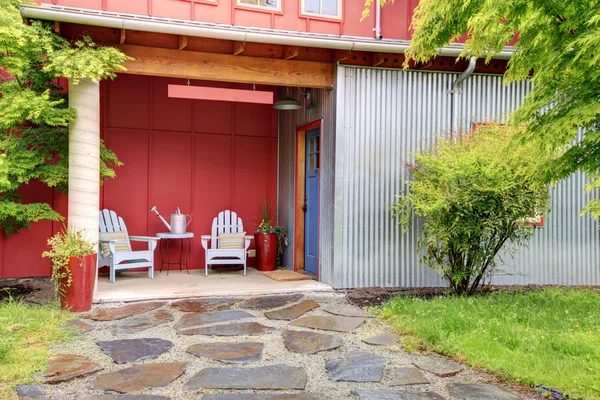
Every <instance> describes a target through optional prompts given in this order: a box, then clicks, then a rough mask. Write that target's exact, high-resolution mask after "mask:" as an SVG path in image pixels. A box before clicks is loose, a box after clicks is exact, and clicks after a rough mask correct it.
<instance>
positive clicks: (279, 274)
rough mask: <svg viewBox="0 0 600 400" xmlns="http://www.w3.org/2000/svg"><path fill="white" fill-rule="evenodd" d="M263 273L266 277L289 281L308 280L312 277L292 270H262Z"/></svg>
mask: <svg viewBox="0 0 600 400" xmlns="http://www.w3.org/2000/svg"><path fill="white" fill-rule="evenodd" d="M263 275H264V276H266V277H267V278H271V279H273V280H274V281H278V282H290V281H310V280H312V278H311V277H310V276H308V275H302V274H299V273H297V272H294V271H288V270H287V269H286V270H277V271H268V272H263Z"/></svg>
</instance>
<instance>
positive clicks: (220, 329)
mask: <svg viewBox="0 0 600 400" xmlns="http://www.w3.org/2000/svg"><path fill="white" fill-rule="evenodd" d="M273 331H275V328H271V327H270V326H265V325H262V324H259V323H258V322H236V323H232V324H223V325H213V326H204V327H200V328H196V329H188V330H185V331H180V332H179V333H181V334H182V335H206V336H256V335H262V334H263V333H270V332H273Z"/></svg>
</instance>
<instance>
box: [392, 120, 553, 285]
mask: <svg viewBox="0 0 600 400" xmlns="http://www.w3.org/2000/svg"><path fill="white" fill-rule="evenodd" d="M520 134H521V132H520V131H515V130H513V129H511V128H510V127H507V126H502V125H497V124H489V125H484V126H480V127H478V129H477V131H475V132H465V133H458V134H457V133H454V135H447V136H442V137H440V138H438V140H437V142H436V143H435V144H434V145H433V146H431V147H430V148H429V149H426V150H425V151H423V152H421V153H418V154H416V155H415V161H414V162H413V163H412V164H411V165H409V166H408V168H409V170H410V172H411V175H412V180H411V181H410V182H408V186H409V192H408V193H406V194H404V195H401V196H397V197H398V202H397V203H396V204H394V205H393V207H392V215H393V216H395V217H398V219H399V223H400V224H401V225H402V227H403V228H404V230H406V229H407V228H408V226H409V224H410V220H411V219H412V217H413V215H416V216H418V217H422V218H423V220H424V223H423V227H422V229H421V232H420V235H419V249H420V253H421V256H422V257H421V260H422V262H423V263H424V264H425V265H426V266H427V267H429V268H432V269H434V270H436V271H437V272H438V273H439V274H440V275H442V276H443V278H444V279H445V280H446V281H447V282H448V284H449V285H450V287H451V288H452V289H453V290H454V292H456V293H457V294H467V295H471V294H473V293H475V291H476V290H477V288H478V287H479V285H480V284H483V283H484V282H485V281H486V280H487V279H488V278H489V277H490V276H491V273H492V272H493V271H494V269H495V267H496V262H497V260H499V257H500V255H499V253H500V251H501V250H504V251H505V252H506V253H508V254H514V252H516V250H517V247H518V245H525V244H527V241H528V239H529V238H530V237H531V235H533V227H532V225H531V224H530V223H529V222H528V221H529V220H530V218H533V217H536V216H539V215H544V214H545V213H546V212H547V211H548V210H549V199H550V194H549V191H548V186H547V185H546V184H545V183H544V181H543V179H541V178H540V176H539V171H540V170H542V169H543V168H542V166H543V165H544V163H545V162H547V159H545V158H544V157H542V156H541V155H540V153H539V152H538V151H536V149H537V148H538V147H537V143H535V142H528V143H526V144H525V145H523V144H521V143H519V135H520Z"/></svg>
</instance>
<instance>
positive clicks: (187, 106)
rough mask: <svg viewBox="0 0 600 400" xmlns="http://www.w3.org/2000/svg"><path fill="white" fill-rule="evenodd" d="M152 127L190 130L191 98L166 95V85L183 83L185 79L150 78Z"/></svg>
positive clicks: (169, 129) (162, 129) (166, 129)
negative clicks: (176, 97) (175, 97)
mask: <svg viewBox="0 0 600 400" xmlns="http://www.w3.org/2000/svg"><path fill="white" fill-rule="evenodd" d="M150 83H151V85H152V89H151V90H152V111H151V115H152V129H153V130H160V131H177V132H191V131H192V124H191V118H190V114H191V112H192V100H188V99H174V98H169V97H168V96H167V85H169V84H171V85H185V84H186V80H185V79H168V78H152V80H151V81H150Z"/></svg>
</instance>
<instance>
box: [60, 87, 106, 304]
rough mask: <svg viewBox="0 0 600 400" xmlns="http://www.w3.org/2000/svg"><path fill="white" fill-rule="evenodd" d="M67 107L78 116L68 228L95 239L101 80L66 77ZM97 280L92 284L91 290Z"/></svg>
mask: <svg viewBox="0 0 600 400" xmlns="http://www.w3.org/2000/svg"><path fill="white" fill-rule="evenodd" d="M69 107H72V108H74V109H75V110H76V111H77V118H76V119H75V121H73V122H71V124H70V126H69V210H68V223H69V229H73V230H77V231H79V230H82V231H84V235H85V238H86V239H87V240H88V241H89V242H90V243H94V244H96V243H98V235H99V232H98V230H99V224H100V223H99V218H98V210H99V209H100V83H99V82H93V81H92V80H90V79H82V80H81V81H80V82H79V83H78V84H76V85H74V84H73V83H72V82H71V80H69ZM97 283H98V274H97V273H96V282H95V284H94V293H95V291H96V286H97Z"/></svg>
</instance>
